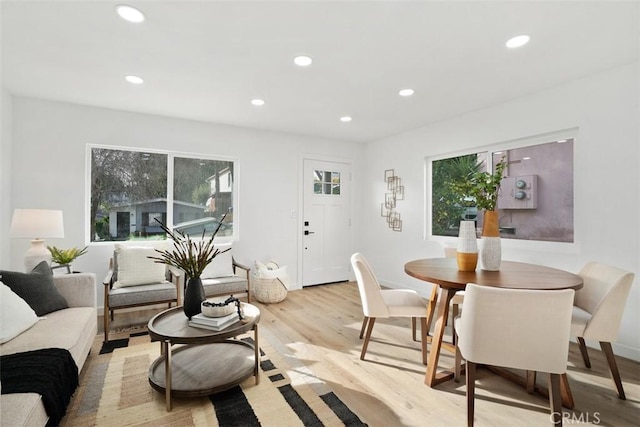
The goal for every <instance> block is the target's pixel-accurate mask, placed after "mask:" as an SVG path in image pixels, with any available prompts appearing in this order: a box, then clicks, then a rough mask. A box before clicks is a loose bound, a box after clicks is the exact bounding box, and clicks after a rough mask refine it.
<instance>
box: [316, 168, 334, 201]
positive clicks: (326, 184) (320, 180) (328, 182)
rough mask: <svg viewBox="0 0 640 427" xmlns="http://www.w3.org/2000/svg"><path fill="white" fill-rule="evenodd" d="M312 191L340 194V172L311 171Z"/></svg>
mask: <svg viewBox="0 0 640 427" xmlns="http://www.w3.org/2000/svg"><path fill="white" fill-rule="evenodd" d="M313 193H314V194H333V195H338V196H339V195H340V172H331V171H320V170H314V171H313Z"/></svg>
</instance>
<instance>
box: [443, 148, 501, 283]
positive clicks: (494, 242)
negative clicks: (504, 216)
mask: <svg viewBox="0 0 640 427" xmlns="http://www.w3.org/2000/svg"><path fill="white" fill-rule="evenodd" d="M506 166H507V162H506V161H505V157H504V156H502V158H501V159H500V161H499V162H498V163H496V166H495V168H494V170H493V173H489V172H473V173H471V174H470V175H469V176H468V178H467V179H466V180H463V181H457V182H451V183H450V184H449V186H450V188H451V191H452V192H454V193H455V194H457V195H458V197H459V199H460V203H461V204H463V205H464V204H465V203H468V201H469V200H473V201H474V202H475V205H476V206H477V208H478V209H481V210H482V211H483V221H482V242H483V245H482V248H481V250H480V260H481V262H482V265H483V267H482V268H483V269H485V270H492V271H495V270H499V268H500V259H501V247H500V228H499V225H498V222H499V217H498V211H497V204H498V196H499V195H500V185H501V183H502V178H503V174H504V170H505V168H506Z"/></svg>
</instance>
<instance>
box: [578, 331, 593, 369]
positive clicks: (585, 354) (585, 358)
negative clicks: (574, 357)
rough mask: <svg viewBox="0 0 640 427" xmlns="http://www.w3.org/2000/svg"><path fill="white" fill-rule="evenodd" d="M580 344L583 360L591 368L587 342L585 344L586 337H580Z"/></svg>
mask: <svg viewBox="0 0 640 427" xmlns="http://www.w3.org/2000/svg"><path fill="white" fill-rule="evenodd" d="M578 346H579V347H580V354H582V361H583V362H584V366H586V367H587V368H589V369H591V361H590V360H589V353H588V352H587V344H585V342H584V338H582V337H578Z"/></svg>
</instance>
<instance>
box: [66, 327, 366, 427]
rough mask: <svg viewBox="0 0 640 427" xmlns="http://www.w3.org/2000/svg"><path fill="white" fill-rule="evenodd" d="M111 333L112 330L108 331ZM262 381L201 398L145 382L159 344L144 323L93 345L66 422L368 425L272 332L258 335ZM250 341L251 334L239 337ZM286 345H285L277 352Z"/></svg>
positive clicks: (158, 424)
mask: <svg viewBox="0 0 640 427" xmlns="http://www.w3.org/2000/svg"><path fill="white" fill-rule="evenodd" d="M110 335H111V334H110ZM261 335H262V336H261V338H260V339H261V341H260V349H261V361H260V368H261V373H260V375H261V381H260V384H258V385H256V384H255V379H254V378H253V377H250V378H248V379H247V380H246V381H244V382H243V383H242V384H240V385H239V386H236V387H234V388H232V389H230V390H227V391H224V392H221V393H217V394H214V395H211V396H207V397H202V398H174V400H173V409H172V411H171V412H167V411H166V408H165V401H164V395H163V394H161V393H158V392H157V391H155V390H153V389H152V388H151V386H150V385H149V382H148V370H149V366H150V364H151V362H152V361H153V360H155V359H156V358H157V357H158V355H159V350H160V345H159V344H158V343H151V342H150V339H149V336H148V334H147V333H146V331H145V330H140V331H128V332H126V333H121V334H118V335H116V334H114V338H115V339H114V340H112V341H110V342H109V343H107V344H106V345H103V344H102V337H101V336H99V337H98V338H97V339H96V343H95V344H94V348H93V349H92V352H91V354H90V356H89V359H88V360H87V362H86V364H85V368H84V369H83V371H82V373H81V376H80V386H79V388H78V390H77V391H76V393H75V395H74V397H73V398H72V401H71V403H70V405H69V407H68V409H67V415H66V416H65V418H64V419H63V420H62V423H61V425H62V426H118V427H120V426H154V427H155V426H266V427H269V426H340V425H346V426H365V425H366V424H364V423H363V422H362V421H361V420H360V418H359V416H358V415H357V414H355V413H354V412H353V411H352V410H350V409H349V408H348V407H347V405H345V404H344V403H343V402H342V401H341V400H340V398H339V397H338V396H337V395H336V394H335V393H334V392H333V391H332V390H330V388H329V387H328V386H327V385H326V384H325V383H324V382H323V381H322V380H321V379H320V378H318V377H317V376H315V375H314V373H313V372H312V371H311V370H309V369H308V368H307V367H306V366H304V364H302V363H301V362H300V361H297V360H296V359H295V358H293V357H292V356H291V355H290V354H288V355H287V354H282V353H286V351H285V349H283V348H281V347H280V345H279V343H278V342H276V341H275V339H274V338H273V337H269V336H267V337H265V334H264V333H263V334H261ZM241 338H243V339H245V340H251V338H250V337H249V336H247V337H241ZM278 350H281V351H278Z"/></svg>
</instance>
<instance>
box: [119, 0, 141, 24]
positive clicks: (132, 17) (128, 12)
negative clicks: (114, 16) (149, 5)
mask: <svg viewBox="0 0 640 427" xmlns="http://www.w3.org/2000/svg"><path fill="white" fill-rule="evenodd" d="M116 12H118V15H120V17H121V18H122V19H124V20H125V21H129V22H136V23H137V22H142V21H144V13H142V12H140V11H139V10H138V9H136V8H135V7H132V6H127V5H126V4H120V5H118V6H116Z"/></svg>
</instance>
